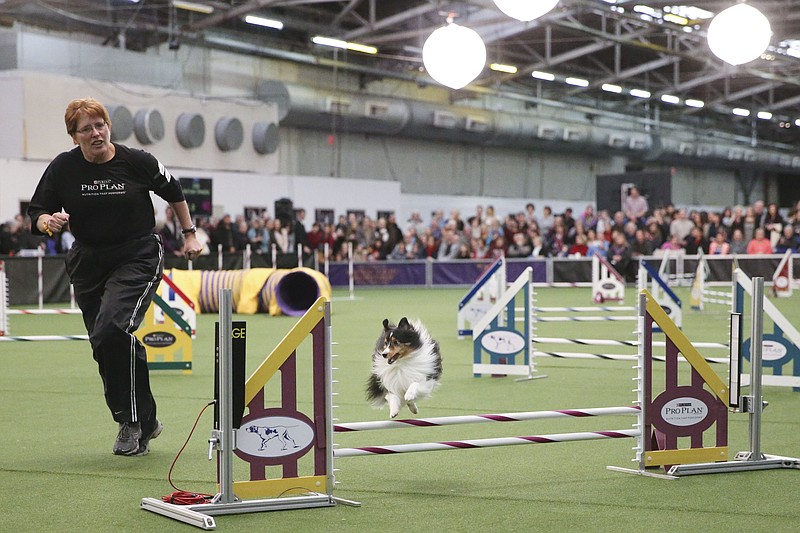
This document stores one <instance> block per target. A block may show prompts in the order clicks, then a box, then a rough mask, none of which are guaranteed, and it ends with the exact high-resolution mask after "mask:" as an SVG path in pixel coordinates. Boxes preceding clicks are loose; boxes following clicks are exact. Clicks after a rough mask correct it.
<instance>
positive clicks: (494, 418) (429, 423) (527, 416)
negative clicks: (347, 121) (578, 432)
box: [333, 407, 639, 433]
mask: <svg viewBox="0 0 800 533" xmlns="http://www.w3.org/2000/svg"><path fill="white" fill-rule="evenodd" d="M628 414H634V415H638V414H639V408H638V407H591V408H588V409H558V410H553V411H528V412H521V413H499V414H484V415H461V416H440V417H434V418H411V419H406V420H376V421H373V422H349V423H343V424H334V426H333V431H334V433H348V432H351V431H370V430H376V429H400V428H409V427H439V426H455V425H459V424H480V423H485V422H523V421H526V420H544V419H549V418H584V417H591V416H610V415H628Z"/></svg>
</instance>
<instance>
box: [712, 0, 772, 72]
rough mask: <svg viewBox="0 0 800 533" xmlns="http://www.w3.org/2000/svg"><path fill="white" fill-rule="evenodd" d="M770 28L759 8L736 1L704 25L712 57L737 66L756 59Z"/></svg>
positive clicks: (769, 33) (765, 42) (769, 34)
mask: <svg viewBox="0 0 800 533" xmlns="http://www.w3.org/2000/svg"><path fill="white" fill-rule="evenodd" d="M771 37H772V29H771V28H770V25H769V21H768V20H767V17H765V16H764V15H763V14H762V13H761V11H759V10H758V9H756V8H754V7H752V6H748V5H747V4H736V5H735V6H732V7H729V8H728V9H726V10H724V11H720V12H719V13H718V14H717V16H716V17H714V18H713V19H712V21H711V24H709V26H708V47H709V48H710V49H711V51H712V52H713V53H714V55H715V56H717V57H718V58H720V59H721V60H723V61H725V62H726V63H730V64H731V65H741V64H743V63H747V62H749V61H752V60H754V59H756V58H758V57H759V56H760V55H761V54H762V53H763V52H764V50H766V49H767V46H768V45H769V40H770V38H771Z"/></svg>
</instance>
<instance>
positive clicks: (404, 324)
mask: <svg viewBox="0 0 800 533" xmlns="http://www.w3.org/2000/svg"><path fill="white" fill-rule="evenodd" d="M409 326H410V324H409V323H408V319H407V318H406V317H403V318H401V319H400V323H399V324H397V327H398V328H407V327H409Z"/></svg>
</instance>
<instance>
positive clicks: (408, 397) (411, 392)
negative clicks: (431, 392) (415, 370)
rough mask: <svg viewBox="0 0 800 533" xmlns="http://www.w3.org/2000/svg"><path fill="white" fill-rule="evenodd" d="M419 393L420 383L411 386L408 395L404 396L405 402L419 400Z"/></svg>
mask: <svg viewBox="0 0 800 533" xmlns="http://www.w3.org/2000/svg"><path fill="white" fill-rule="evenodd" d="M418 391H419V383H416V382H415V383H412V384H411V386H409V387H408V390H407V391H406V394H405V396H404V399H405V401H407V402H413V401H414V400H416V399H417V392H418Z"/></svg>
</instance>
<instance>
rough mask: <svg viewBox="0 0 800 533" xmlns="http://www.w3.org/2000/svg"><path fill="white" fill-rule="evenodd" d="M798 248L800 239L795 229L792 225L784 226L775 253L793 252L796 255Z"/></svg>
mask: <svg viewBox="0 0 800 533" xmlns="http://www.w3.org/2000/svg"><path fill="white" fill-rule="evenodd" d="M798 248H800V238H798V236H797V234H796V233H795V231H794V227H792V225H791V224H784V225H783V231H782V232H781V236H780V238H779V239H778V242H777V243H776V244H775V253H776V254H785V253H786V252H787V251H791V252H792V253H793V254H796V253H797V251H798Z"/></svg>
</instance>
